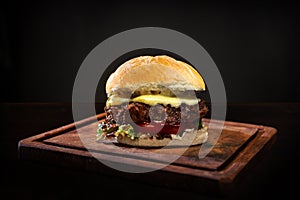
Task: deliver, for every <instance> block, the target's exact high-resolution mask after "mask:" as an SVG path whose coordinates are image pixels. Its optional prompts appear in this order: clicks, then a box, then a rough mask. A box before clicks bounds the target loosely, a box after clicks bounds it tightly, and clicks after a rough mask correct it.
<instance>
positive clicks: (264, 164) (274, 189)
mask: <svg viewBox="0 0 300 200" xmlns="http://www.w3.org/2000/svg"><path fill="white" fill-rule="evenodd" d="M97 109H98V110H99V112H100V111H101V109H102V104H99V105H98V106H97ZM1 114H2V116H3V119H2V120H1V121H2V123H3V125H2V127H4V128H3V129H2V133H1V135H0V141H1V147H0V148H1V154H0V155H1V169H2V170H1V179H0V180H1V189H0V191H1V194H2V195H5V194H7V195H9V196H10V197H11V198H12V199H16V198H18V199H74V198H76V199H77V198H81V199H95V198H97V199H98V198H99V199H102V198H104V197H105V196H107V195H108V197H109V195H111V198H128V197H129V198H135V199H143V198H146V199H148V198H149V199H155V198H176V199H216V198H218V199H220V198H221V199H242V198H243V199H269V198H271V197H285V198H287V197H289V196H293V195H297V194H298V192H297V187H298V185H299V184H297V182H298V181H299V179H298V178H299V165H298V164H297V162H298V158H299V149H298V146H299V139H300V137H299V134H300V133H299V130H298V129H299V128H298V127H299V124H300V103H239V104H228V111H227V117H226V120H228V121H235V122H245V123H253V124H261V125H265V126H271V127H275V128H276V129H277V130H278V133H277V139H276V142H275V144H274V145H273V146H272V148H271V150H270V151H269V152H268V153H267V155H266V156H265V157H264V158H263V159H261V161H260V162H259V163H258V164H257V165H256V166H254V167H253V169H252V170H251V174H250V173H249V175H246V176H245V177H244V180H243V182H242V183H241V185H240V187H239V190H237V191H236V192H235V193H234V194H232V195H231V196H228V197H216V196H214V195H202V194H201V193H200V194H199V193H192V192H189V191H181V190H174V189H170V188H162V187H158V186H154V185H149V184H144V183H140V182H136V181H133V180H130V179H128V178H126V179H124V178H121V177H112V176H107V175H103V174H95V173H91V172H87V171H84V170H80V169H76V168H68V167H62V166H58V165H49V164H47V165H46V164H45V163H42V162H30V161H24V160H19V159H18V146H17V145H18V141H19V140H21V139H24V138H27V137H29V136H33V135H36V134H39V133H41V132H45V131H48V130H52V129H54V128H57V127H60V126H62V125H66V124H69V123H71V122H73V118H72V108H71V103H2V104H1ZM294 181H296V184H294Z"/></svg>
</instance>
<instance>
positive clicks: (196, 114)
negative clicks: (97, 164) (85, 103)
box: [97, 95, 208, 140]
mask: <svg viewBox="0 0 300 200" xmlns="http://www.w3.org/2000/svg"><path fill="white" fill-rule="evenodd" d="M158 102H159V103H158ZM104 110H105V113H106V119H105V122H102V123H100V124H99V128H98V130H97V140H101V139H104V138H105V139H114V138H115V137H117V136H118V135H122V136H124V135H126V136H128V137H130V138H131V139H135V138H139V137H150V138H151V137H156V138H158V139H159V138H164V137H170V138H173V136H174V135H176V136H180V135H181V134H182V133H183V131H184V130H186V129H200V128H202V123H201V122H202V120H201V119H202V118H203V117H204V116H205V115H206V113H207V112H208V108H207V106H206V104H205V101H204V100H200V99H198V100H197V99H196V100H195V99H184V98H174V97H166V96H161V95H142V96H138V97H135V98H132V99H130V100H126V99H125V98H124V99H122V98H119V97H118V98H115V97H114V98H109V99H108V101H107V104H106V107H105V108H104Z"/></svg>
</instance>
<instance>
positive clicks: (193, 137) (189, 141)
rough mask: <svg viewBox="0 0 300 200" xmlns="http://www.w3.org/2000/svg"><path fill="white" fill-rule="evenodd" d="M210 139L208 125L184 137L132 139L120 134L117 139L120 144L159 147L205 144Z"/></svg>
mask: <svg viewBox="0 0 300 200" xmlns="http://www.w3.org/2000/svg"><path fill="white" fill-rule="evenodd" d="M207 139H208V132H207V127H205V128H202V129H200V130H197V131H194V132H193V133H187V134H185V135H184V136H183V137H182V139H181V140H180V139H171V138H164V139H155V138H153V139H149V138H147V139H141V138H139V139H134V140H132V139H130V138H129V137H126V136H121V135H119V136H118V138H117V140H118V143H120V144H125V145H129V146H133V147H146V148H149V147H150V148H151V147H152V148H157V147H164V146H167V145H168V147H180V146H182V147H183V146H194V145H199V144H203V143H204V142H206V141H207Z"/></svg>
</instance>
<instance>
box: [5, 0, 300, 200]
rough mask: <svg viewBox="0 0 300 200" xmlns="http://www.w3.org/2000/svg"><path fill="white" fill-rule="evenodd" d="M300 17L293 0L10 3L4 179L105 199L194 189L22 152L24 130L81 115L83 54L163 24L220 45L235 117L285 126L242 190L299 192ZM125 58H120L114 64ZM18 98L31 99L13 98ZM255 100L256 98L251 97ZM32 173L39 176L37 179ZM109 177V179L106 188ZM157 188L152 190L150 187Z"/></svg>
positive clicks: (218, 58) (51, 195)
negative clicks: (77, 84)
mask: <svg viewBox="0 0 300 200" xmlns="http://www.w3.org/2000/svg"><path fill="white" fill-rule="evenodd" d="M298 24H299V20H298V6H297V4H296V3H295V2H292V1H291V2H288V1H276V2H272V1H263V2H260V1H243V2H242V3H241V2H230V3H217V2H213V1H199V2H197V1H164V2H160V1H136V2H132V1H131V2H128V1H119V2H116V1H69V0H67V1H9V2H4V3H2V4H1V6H0V27H1V31H0V74H1V77H0V87H1V88H0V92H1V93H0V96H1V102H8V104H5V103H4V104H1V114H2V115H3V116H4V118H5V119H4V129H2V131H3V132H4V133H1V134H0V141H1V145H0V148H1V151H0V153H1V154H0V155H1V178H0V180H1V186H2V185H4V187H1V190H0V191H1V194H3V192H4V194H8V195H11V197H16V199H20V198H21V199H66V198H67V199H74V198H76V197H79V198H82V199H83V198H85V197H86V196H85V195H86V194H91V196H88V197H90V199H95V198H98V193H97V191H100V192H102V193H100V194H99V198H103V196H105V195H106V193H105V191H106V190H108V191H109V192H110V194H108V195H116V196H118V197H119V198H122V196H123V195H124V197H126V198H127V197H129V198H133V195H136V196H135V197H137V198H138V199H140V198H145V197H148V198H149V199H155V198H159V197H161V194H165V195H164V197H169V196H171V197H173V198H176V197H177V198H178V199H182V198H186V197H187V193H184V192H180V191H178V192H175V191H174V190H167V189H166V190H165V189H163V188H157V187H149V186H147V185H146V186H143V185H138V184H134V182H131V183H129V182H128V181H121V180H118V179H117V180H116V179H112V178H111V177H104V178H103V177H98V176H97V178H95V176H94V174H90V176H87V177H86V175H87V174H85V173H83V172H78V171H72V170H70V169H69V168H59V167H57V166H56V167H55V166H52V165H49V166H45V165H43V163H40V165H38V166H35V165H32V164H29V165H26V164H25V165H24V163H23V162H20V161H19V160H18V158H17V142H18V141H19V140H21V139H23V138H26V137H29V136H32V135H35V134H39V133H41V132H43V131H47V130H52V129H53V128H57V127H58V126H62V125H65V124H67V123H70V122H71V121H72V109H71V105H70V104H69V103H70V102H71V97H72V88H73V83H74V80H75V77H76V74H77V71H78V69H79V67H80V65H81V63H82V62H83V60H84V59H85V57H86V56H87V55H88V54H89V52H90V51H91V50H93V48H95V47H96V46H97V45H98V44H99V43H101V42H102V41H104V40H105V39H107V38H108V37H110V36H113V35H114V34H117V33H119V32H122V31H125V30H128V29H131V28H138V27H147V26H153V27H164V28H170V29H173V30H176V31H180V32H182V33H184V34H186V35H188V36H190V37H192V38H193V39H194V40H196V41H197V42H199V44H201V45H202V46H203V47H204V48H205V49H206V51H207V52H208V53H209V54H210V55H211V57H212V59H213V60H214V62H215V63H216V65H217V66H218V68H219V70H220V73H221V75H222V77H223V80H224V84H225V88H226V93H227V99H228V102H229V103H230V105H231V106H229V107H228V108H229V109H228V112H227V119H228V120H232V121H241V122H249V123H255V124H258V123H260V124H263V125H270V126H273V127H276V128H277V129H278V141H277V142H276V143H275V145H274V147H273V148H272V151H271V152H270V154H268V156H267V157H266V158H265V159H264V160H262V161H261V163H260V165H259V166H258V168H256V171H255V170H254V171H253V172H254V173H253V174H255V175H257V176H252V174H250V175H249V176H248V179H250V181H248V187H247V189H246V190H245V191H244V192H243V195H242V197H244V198H245V197H247V196H248V197H249V199H256V198H253V197H262V198H263V199H268V198H269V197H277V196H278V197H285V196H289V195H294V194H295V195H297V192H298V188H296V187H298V185H297V184H293V183H292V182H293V181H296V182H297V181H298V180H299V179H297V176H298V174H299V173H298V171H299V170H298V168H299V167H298V166H297V164H296V162H297V158H298V157H299V150H298V141H299V139H298V138H299V134H298V131H297V130H298V125H299V114H300V112H299V103H298V104H297V102H299V100H300V92H299V88H298V86H299V83H298V80H299V78H298V76H299V71H300V70H299V56H298V48H299V39H298V38H297V36H298V35H299V28H298V27H299V25H298ZM128 55H130V56H132V55H133V54H128ZM122 59H125V57H124V58H122ZM122 59H121V60H122ZM121 60H118V61H116V62H114V63H112V65H114V66H112V67H116V65H117V64H118V62H121ZM111 69H112V68H111ZM111 69H109V70H108V71H107V72H110V71H111ZM204 79H205V77H204ZM100 90H101V88H100ZM99 95H100V96H101V98H100V97H99V99H98V100H99V101H103V99H104V97H105V96H104V94H103V93H101V92H99ZM13 102H26V103H29V104H22V103H21V104H10V103H13ZM32 102H59V103H58V104H56V103H54V104H39V103H38V104H31V103H32ZM65 102H66V104H64V103H65ZM261 102H269V103H261ZM278 102H279V104H278ZM284 102H294V103H295V102H296V104H286V103H284ZM60 103H62V104H60ZM244 103H245V104H244ZM246 103H250V105H253V104H251V103H254V106H253V107H252V106H244V105H247V104H246ZM256 103H257V104H256ZM281 103H282V104H281ZM277 106H278V108H277ZM252 108H255V109H252ZM2 111H4V114H3V113H2ZM45 113H47V115H45ZM245 113H247V114H246V115H245ZM1 122H3V121H1ZM1 127H2V126H1ZM20 163H21V164H20ZM26 166H27V167H26ZM280 180H282V181H280ZM30 181H33V182H34V184H29V183H28V182H30ZM52 182H54V184H52ZM73 182H74V183H73ZM246 182H247V181H246ZM88 183H89V184H88ZM87 185H88V187H87V189H86V190H84V189H83V188H84V186H87ZM99 185H100V186H103V188H100V189H99V188H98V187H99ZM123 185H126V186H128V187H129V188H130V187H138V188H134V189H138V191H134V193H133V192H132V191H129V190H127V188H126V187H123ZM114 187H116V188H118V190H115V189H114ZM148 190H150V191H148ZM18 191H19V192H18ZM118 191H120V192H119V193H118ZM148 192H149V194H151V195H149V196H148V195H145V194H148ZM113 193H115V194H113ZM139 195H140V196H139ZM193 197H194V199H199V198H200V199H201V198H202V199H205V197H203V196H199V195H198V194H190V196H189V197H188V198H187V199H191V198H193ZM112 198H113V197H112ZM207 199H211V198H207Z"/></svg>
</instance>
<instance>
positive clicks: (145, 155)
mask: <svg viewBox="0 0 300 200" xmlns="http://www.w3.org/2000/svg"><path fill="white" fill-rule="evenodd" d="M103 117H104V114H103V113H101V114H99V115H97V116H96V117H95V116H93V117H90V118H87V119H84V120H82V121H79V122H77V123H76V126H75V123H72V124H68V125H66V126H62V127H59V128H57V129H54V130H51V131H48V132H45V133H41V134H38V135H35V136H32V137H29V138H26V139H23V140H21V141H19V155H20V158H21V159H28V160H39V161H45V162H48V163H54V164H59V165H65V166H68V167H79V168H82V169H85V170H88V171H94V172H100V173H108V174H109V172H110V171H111V170H108V169H107V168H108V167H107V166H105V165H103V164H102V163H101V162H99V159H101V160H105V161H108V162H115V163H122V165H128V166H136V167H142V168H149V169H151V168H160V167H161V169H160V170H157V171H155V172H151V173H150V174H154V175H155V176H149V173H147V174H144V175H133V176H134V177H135V178H137V179H139V180H140V179H142V180H144V181H146V182H155V183H156V182H157V179H158V180H159V179H160V178H161V176H162V177H164V179H170V180H172V181H171V182H172V184H171V185H167V186H168V187H183V188H184V187H188V188H189V189H193V190H195V191H205V192H207V191H210V192H214V193H215V192H216V193H220V194H226V193H230V191H231V190H233V189H234V185H235V184H236V183H237V182H238V181H239V180H240V179H241V178H242V175H243V174H244V173H247V169H250V168H251V166H252V165H254V164H255V161H256V160H258V159H259V158H261V156H263V155H264V154H263V153H264V152H267V151H266V150H268V149H269V148H270V147H271V145H272V144H273V142H274V141H275V136H276V133H277V130H276V129H274V128H272V127H267V126H262V125H254V124H246V123H237V122H228V121H226V122H224V127H223V129H222V133H221V135H220V136H219V137H218V133H217V131H216V130H217V129H214V127H218V124H219V123H222V122H221V121H218V120H209V119H204V122H205V123H207V124H210V125H211V126H210V127H211V128H210V129H209V139H208V141H207V143H208V144H206V145H209V143H210V142H212V141H214V139H216V138H217V143H216V144H215V145H214V146H213V148H212V150H211V151H210V152H209V153H208V154H207V156H206V157H204V158H199V157H198V153H199V150H200V148H201V146H202V145H196V146H192V147H189V148H187V149H185V150H184V151H182V149H180V148H165V149H149V148H147V149H143V148H133V147H126V146H122V145H121V146H120V145H115V144H104V143H99V142H96V140H95V131H96V129H97V123H96V122H95V118H97V120H102V119H103ZM214 125H215V126H214ZM76 128H77V129H76ZM79 130H80V131H79ZM79 133H80V134H79ZM149 152H150V154H149ZM182 152H183V154H182V155H181V153H182ZM178 155H179V158H178V159H177V160H175V161H174V162H173V163H171V164H170V165H167V166H164V163H165V162H166V160H167V158H169V157H172V156H178ZM180 155H181V156H180ZM96 158H97V159H96ZM110 173H111V174H113V175H120V176H128V173H123V172H116V171H114V170H113V172H110ZM130 176H131V178H132V175H130ZM175 177H176V178H175ZM174 178H175V180H176V181H174V180H173V179H174ZM183 180H184V181H185V184H178V183H181V182H182V181H183ZM176 183H177V184H176ZM157 184H159V181H158V182H157Z"/></svg>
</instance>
